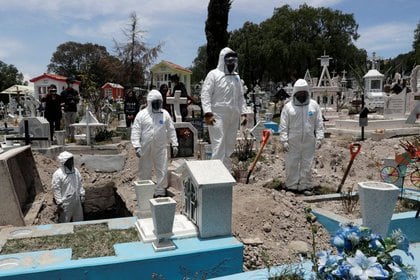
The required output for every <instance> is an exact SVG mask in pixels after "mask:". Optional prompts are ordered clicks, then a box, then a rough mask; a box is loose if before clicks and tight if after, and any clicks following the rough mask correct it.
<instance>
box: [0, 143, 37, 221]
mask: <svg viewBox="0 0 420 280" xmlns="http://www.w3.org/2000/svg"><path fill="white" fill-rule="evenodd" d="M0 178H1V181H0V193H1V195H0V226H4V225H14V226H25V225H29V224H31V223H32V222H33V219H34V218H35V217H36V214H37V213H38V211H39V208H40V207H41V206H42V202H40V199H39V198H40V196H41V195H42V183H41V179H40V177H39V173H38V170H37V169H36V165H35V160H34V157H33V155H32V151H31V147H30V146H24V147H19V148H15V149H12V150H9V151H7V152H4V153H2V154H0Z"/></svg>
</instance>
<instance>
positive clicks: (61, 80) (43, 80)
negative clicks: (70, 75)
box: [30, 73, 80, 100]
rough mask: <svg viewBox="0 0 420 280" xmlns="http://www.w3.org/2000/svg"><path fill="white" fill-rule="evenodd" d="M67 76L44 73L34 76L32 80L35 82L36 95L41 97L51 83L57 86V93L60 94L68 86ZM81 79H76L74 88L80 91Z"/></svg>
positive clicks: (36, 97) (37, 97)
mask: <svg viewBox="0 0 420 280" xmlns="http://www.w3.org/2000/svg"><path fill="white" fill-rule="evenodd" d="M66 80H67V77H64V76H60V75H56V74H49V73H44V74H42V75H40V76H37V77H35V78H32V79H31V80H30V82H32V83H34V97H35V99H37V100H38V99H39V98H40V97H41V96H42V95H43V94H46V93H47V92H48V90H47V89H48V87H49V86H50V85H52V84H53V85H55V86H56V87H57V93H58V94H60V93H61V92H62V91H63V90H64V89H65V88H67V83H66ZM79 87H80V81H74V83H73V88H74V89H75V90H77V91H78V92H80V91H79Z"/></svg>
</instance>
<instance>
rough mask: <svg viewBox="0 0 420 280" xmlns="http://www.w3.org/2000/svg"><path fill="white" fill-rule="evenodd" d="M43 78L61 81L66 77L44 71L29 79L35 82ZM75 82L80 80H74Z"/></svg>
mask: <svg viewBox="0 0 420 280" xmlns="http://www.w3.org/2000/svg"><path fill="white" fill-rule="evenodd" d="M45 78H49V79H52V80H56V81H63V82H65V81H66V80H67V77H64V76H61V75H57V74H50V73H44V74H42V75H41V76H38V77H35V78H32V79H30V80H29V81H30V82H31V83H35V82H37V81H39V80H42V79H45ZM74 83H75V84H80V81H74Z"/></svg>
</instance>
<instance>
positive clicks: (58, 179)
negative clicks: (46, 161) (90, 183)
mask: <svg viewBox="0 0 420 280" xmlns="http://www.w3.org/2000/svg"><path fill="white" fill-rule="evenodd" d="M72 158H73V155H72V154H71V153H69V152H62V153H60V154H59V155H58V157H57V159H58V161H59V162H60V163H61V167H60V168H58V169H57V170H56V171H55V172H54V174H53V176H52V187H53V191H54V199H55V202H56V203H57V205H58V207H59V209H61V212H60V213H59V222H60V223H67V222H70V221H73V222H76V221H83V208H82V202H83V201H84V197H85V189H84V188H83V186H82V179H81V178H82V177H81V176H80V172H79V170H78V169H77V168H75V167H73V168H71V169H69V168H68V167H67V166H65V163H66V162H67V161H68V160H69V159H72Z"/></svg>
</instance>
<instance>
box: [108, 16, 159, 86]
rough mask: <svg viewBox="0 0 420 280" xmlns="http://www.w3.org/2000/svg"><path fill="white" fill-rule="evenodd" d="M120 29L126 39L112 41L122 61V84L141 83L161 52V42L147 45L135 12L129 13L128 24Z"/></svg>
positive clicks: (133, 84) (134, 84)
mask: <svg viewBox="0 0 420 280" xmlns="http://www.w3.org/2000/svg"><path fill="white" fill-rule="evenodd" d="M122 31H123V34H124V36H125V37H126V39H127V41H126V42H124V43H119V42H117V41H115V40H114V43H115V51H116V53H117V57H118V58H119V59H120V61H121V62H122V69H121V70H122V73H123V74H124V77H126V78H125V80H124V83H123V84H125V85H127V86H129V87H133V86H136V85H143V84H144V82H145V73H146V71H147V69H148V68H149V67H150V66H151V65H152V63H153V61H154V60H155V59H156V58H157V56H158V54H159V53H160V52H161V49H162V44H163V43H160V44H158V45H157V46H155V47H148V46H147V44H146V43H145V42H144V41H143V38H142V34H143V33H145V31H144V30H141V29H140V28H139V23H138V18H137V14H136V13H135V12H133V13H132V14H130V22H129V25H128V27H127V28H125V29H123V30H122Z"/></svg>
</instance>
